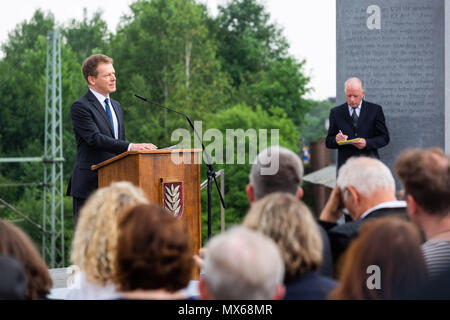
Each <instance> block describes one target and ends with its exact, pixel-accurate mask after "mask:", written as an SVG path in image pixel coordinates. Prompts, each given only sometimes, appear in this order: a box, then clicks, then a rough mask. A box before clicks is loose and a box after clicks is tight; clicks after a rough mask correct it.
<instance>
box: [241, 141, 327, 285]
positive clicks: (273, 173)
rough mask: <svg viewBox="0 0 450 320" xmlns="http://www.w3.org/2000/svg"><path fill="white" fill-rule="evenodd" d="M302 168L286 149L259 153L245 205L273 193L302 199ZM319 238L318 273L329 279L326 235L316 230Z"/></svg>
mask: <svg viewBox="0 0 450 320" xmlns="http://www.w3.org/2000/svg"><path fill="white" fill-rule="evenodd" d="M302 178H303V164H302V161H301V160H300V157H299V156H298V155H296V154H295V153H294V152H292V151H291V150H289V149H286V148H283V147H279V146H272V147H270V148H267V149H265V150H263V151H261V152H260V153H259V154H258V156H257V157H256V159H255V161H254V163H253V166H252V169H251V172H250V175H249V180H250V182H249V184H248V185H247V187H246V189H245V191H246V193H247V198H248V201H249V202H250V204H251V203H253V202H254V201H256V200H259V199H262V198H263V197H265V196H266V195H268V194H271V193H273V192H285V193H289V194H292V195H294V196H296V197H297V198H298V199H299V200H301V198H302V197H303V189H302ZM319 231H320V235H321V238H322V244H323V246H322V248H323V249H322V261H323V262H322V264H321V266H320V267H319V273H320V274H322V275H324V276H327V277H331V276H332V275H333V266H332V259H331V249H330V241H329V239H328V235H327V233H326V231H325V230H324V229H323V228H322V227H321V226H319Z"/></svg>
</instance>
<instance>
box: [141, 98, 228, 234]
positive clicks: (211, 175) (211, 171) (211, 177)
mask: <svg viewBox="0 0 450 320" xmlns="http://www.w3.org/2000/svg"><path fill="white" fill-rule="evenodd" d="M134 95H135V97H136V98H139V99H141V100H143V101H145V102H148V103H150V104H153V105H155V106H157V107H160V108H162V109H165V110H169V111H172V112H175V113H178V114H180V115H182V116H183V117H185V118H186V120H187V121H188V122H189V125H190V126H191V128H192V130H194V133H195V135H196V136H197V139H198V140H199V141H200V143H201V144H202V150H203V154H205V156H206V166H207V167H208V171H207V174H206V175H207V177H208V239H209V238H210V237H211V180H214V182H215V184H216V188H217V192H218V193H219V197H220V202H221V203H222V207H223V208H224V209H226V205H225V200H224V199H223V196H222V193H221V192H220V188H219V184H218V183H217V180H216V172H215V171H214V167H213V166H212V159H211V157H210V155H209V154H208V152H206V150H205V145H204V144H203V141H202V138H201V137H200V135H199V134H198V132H197V130H195V127H194V124H193V123H192V120H191V118H189V116H188V115H187V114H184V113H183V112H180V111H177V110H174V109H170V108H168V107H165V106H163V105H161V104H159V103H157V102H155V101H152V100H150V99H147V98H144V97H143V96H141V95H138V94H137V93H135V94H134Z"/></svg>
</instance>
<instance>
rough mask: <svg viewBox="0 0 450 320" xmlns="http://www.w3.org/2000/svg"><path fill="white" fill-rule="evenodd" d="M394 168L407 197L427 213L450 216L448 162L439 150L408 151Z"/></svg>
mask: <svg viewBox="0 0 450 320" xmlns="http://www.w3.org/2000/svg"><path fill="white" fill-rule="evenodd" d="M394 168H395V172H396V173H397V175H398V176H399V177H400V180H401V181H402V183H403V187H404V189H405V194H406V196H407V195H411V196H412V197H413V198H414V200H415V201H416V202H417V203H418V204H419V205H420V206H421V207H422V208H423V209H424V210H425V211H426V212H427V213H429V214H432V215H438V216H440V215H447V214H449V213H450V161H449V158H448V157H447V156H445V154H444V151H443V150H442V149H440V148H430V149H428V150H421V149H408V150H406V151H403V152H402V153H401V154H400V155H399V157H398V158H397V161H396V163H395V167H394Z"/></svg>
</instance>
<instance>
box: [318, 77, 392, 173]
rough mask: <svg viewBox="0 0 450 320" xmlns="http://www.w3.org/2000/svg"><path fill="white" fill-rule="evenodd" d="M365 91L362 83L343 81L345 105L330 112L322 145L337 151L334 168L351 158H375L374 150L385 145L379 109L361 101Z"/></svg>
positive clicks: (386, 141)
mask: <svg viewBox="0 0 450 320" xmlns="http://www.w3.org/2000/svg"><path fill="white" fill-rule="evenodd" d="M364 94H365V91H364V89H363V84H362V81H361V80H360V79H358V78H350V79H348V80H347V81H346V82H345V96H346V99H347V102H346V103H344V104H342V105H340V106H337V107H334V108H333V109H331V111H330V127H329V129H328V135H327V138H326V146H327V148H330V149H338V162H337V169H338V170H339V168H340V167H341V166H342V165H343V164H344V163H345V161H347V159H349V158H350V157H354V156H367V157H374V158H377V159H379V158H380V157H379V155H378V148H381V147H384V146H386V145H387V144H388V143H389V132H388V129H387V127H386V123H385V119H384V113H383V109H382V108H381V106H379V105H377V104H374V103H371V102H367V101H364V100H363V97H364ZM356 138H359V140H358V141H354V142H351V143H350V144H348V145H339V144H338V141H345V140H351V139H356Z"/></svg>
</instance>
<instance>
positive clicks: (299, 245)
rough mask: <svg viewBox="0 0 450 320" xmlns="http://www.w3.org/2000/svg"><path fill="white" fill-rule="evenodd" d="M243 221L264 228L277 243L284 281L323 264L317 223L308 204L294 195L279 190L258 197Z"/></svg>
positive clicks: (251, 225) (244, 223)
mask: <svg viewBox="0 0 450 320" xmlns="http://www.w3.org/2000/svg"><path fill="white" fill-rule="evenodd" d="M242 225H243V226H244V227H247V228H250V229H252V230H256V231H258V232H262V233H263V234H264V235H266V236H268V237H269V238H271V239H272V240H274V241H275V243H276V244H277V245H278V248H279V249H280V252H281V255H282V257H283V260H284V266H285V276H284V279H285V280H284V282H285V283H289V282H290V281H293V280H295V279H297V278H298V277H300V276H301V275H303V274H305V273H307V272H309V271H315V270H317V269H318V268H319V266H320V265H321V264H322V246H323V244H322V238H321V236H320V231H319V228H318V226H317V223H316V222H315V221H314V218H313V215H312V213H311V212H310V211H309V209H308V207H307V206H306V205H305V204H303V203H302V202H301V201H299V200H298V199H297V198H295V197H294V196H293V195H290V194H286V193H280V192H276V193H273V194H270V195H268V196H266V197H264V198H262V199H260V200H258V201H256V202H255V203H253V205H252V207H251V208H250V211H249V212H248V213H247V215H246V216H245V218H244V221H243V223H242Z"/></svg>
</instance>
